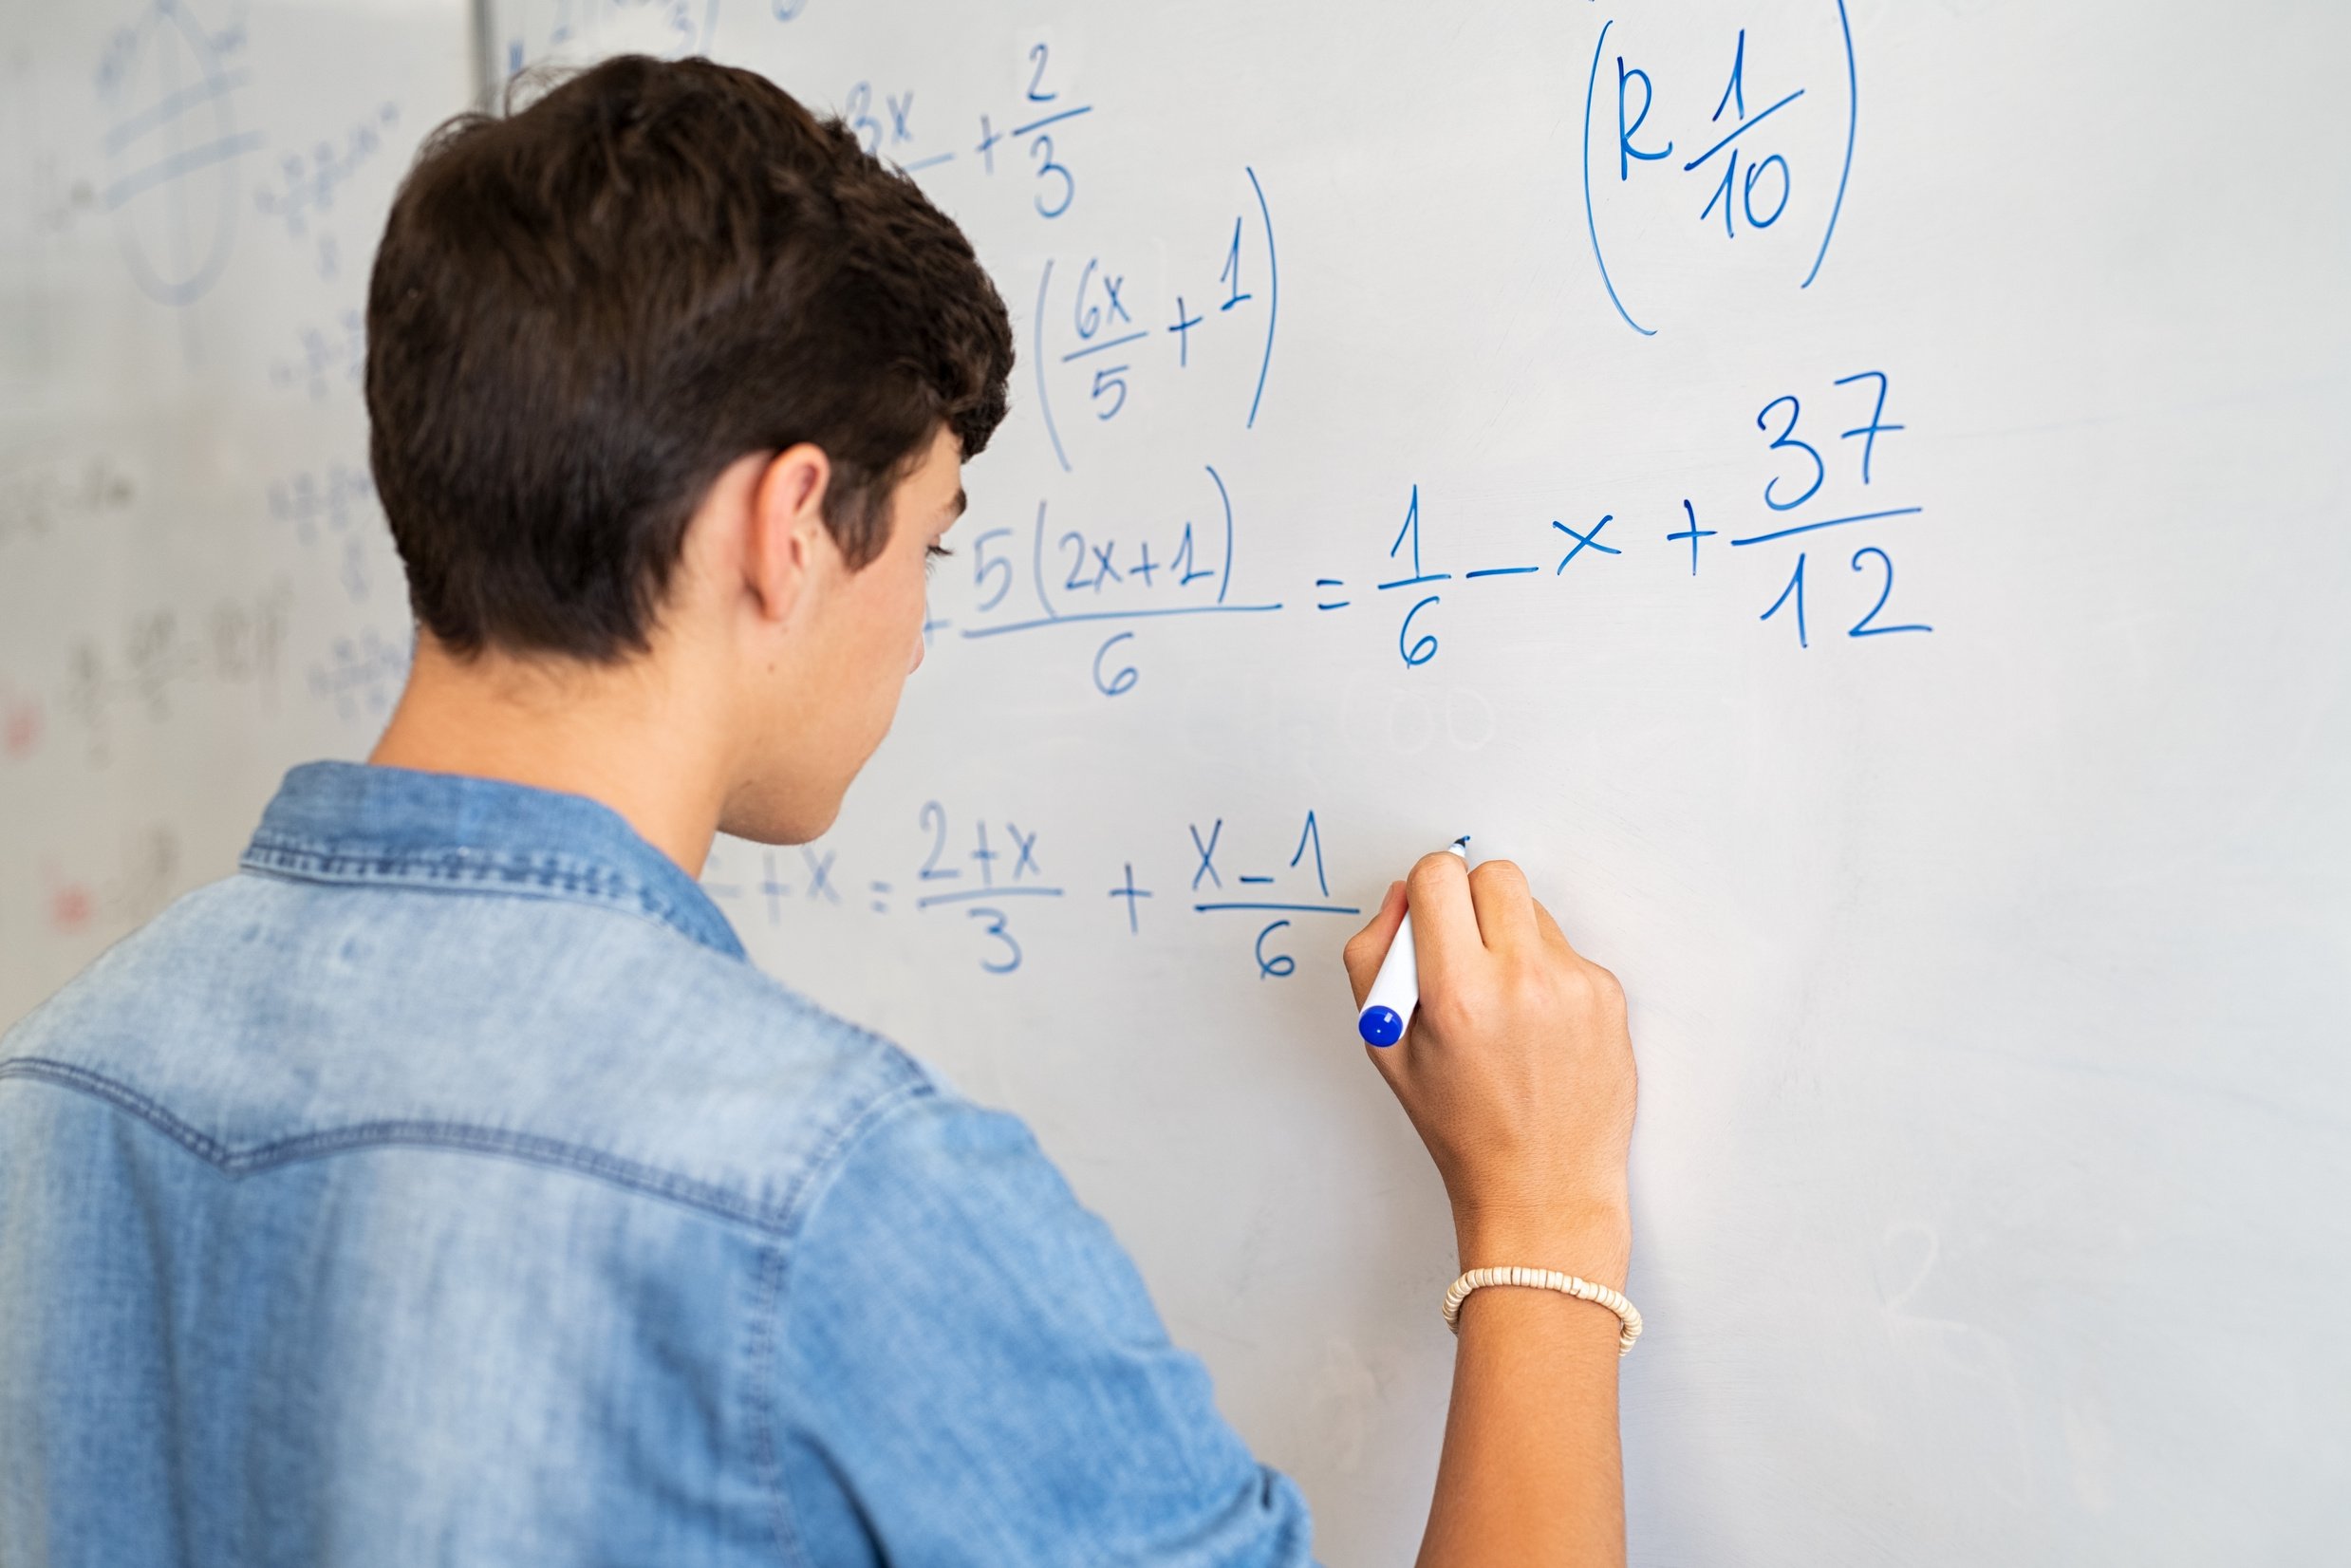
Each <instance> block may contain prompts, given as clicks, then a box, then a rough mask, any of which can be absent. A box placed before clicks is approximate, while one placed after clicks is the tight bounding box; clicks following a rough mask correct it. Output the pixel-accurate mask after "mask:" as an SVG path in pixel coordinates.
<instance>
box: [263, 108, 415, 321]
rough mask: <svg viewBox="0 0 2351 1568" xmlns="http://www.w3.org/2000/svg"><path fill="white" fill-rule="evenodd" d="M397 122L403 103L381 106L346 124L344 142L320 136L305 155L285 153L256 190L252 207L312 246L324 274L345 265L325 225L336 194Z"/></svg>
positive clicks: (315, 264) (371, 156)
mask: <svg viewBox="0 0 2351 1568" xmlns="http://www.w3.org/2000/svg"><path fill="white" fill-rule="evenodd" d="M399 123H400V105H399V104H397V103H381V104H378V105H377V106H376V108H375V110H374V112H372V113H370V114H368V115H366V116H364V118H362V119H360V120H358V121H354V122H353V123H351V124H350V125H347V126H345V128H344V130H343V134H342V136H341V138H340V140H337V139H330V138H322V139H320V140H318V141H317V142H315V143H314V144H313V145H312V146H311V148H310V151H309V153H308V155H307V156H306V155H301V154H294V153H289V154H287V155H285V156H284V157H283V158H281V159H279V160H278V169H277V177H276V178H275V179H273V180H271V182H270V183H269V184H266V185H264V186H262V187H261V188H260V189H259V190H258V191H255V192H254V193H253V204H254V206H255V207H257V208H258V209H259V210H260V211H261V212H262V214H263V215H266V216H269V217H273V218H275V219H277V221H278V223H279V224H280V226H282V227H283V228H284V230H285V232H286V236H287V238H289V239H290V240H293V241H294V242H296V243H297V244H300V245H303V246H306V247H308V250H309V252H310V260H311V265H312V266H313V267H315V268H316V269H317V271H318V275H319V276H320V277H322V278H331V277H333V276H335V275H336V274H337V273H338V272H339V271H342V267H343V256H342V248H341V246H340V243H339V242H338V241H337V239H336V237H335V234H334V233H333V232H332V231H331V230H329V229H328V228H327V227H326V222H327V216H328V215H329V214H331V213H332V212H333V211H334V206H335V196H336V195H337V194H338V193H339V192H341V191H342V189H343V188H344V187H345V185H347V184H349V183H350V182H351V180H352V179H353V178H354V177H357V176H358V175H359V173H360V171H361V170H363V169H364V168H365V167H366V166H367V165H368V164H369V163H371V162H373V161H374V160H375V159H376V157H377V155H378V154H380V153H382V152H383V149H384V147H385V145H386V138H387V137H389V135H390V134H391V132H392V130H393V128H394V127H396V126H397V125H399Z"/></svg>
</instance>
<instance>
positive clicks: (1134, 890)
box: [1110, 861, 1151, 932]
mask: <svg viewBox="0 0 2351 1568" xmlns="http://www.w3.org/2000/svg"><path fill="white" fill-rule="evenodd" d="M1126 871H1127V885H1126V886H1125V887H1113V888H1111V889H1110V896H1111V897H1112V898H1123V899H1125V900H1126V901H1127V929H1128V930H1129V931H1130V932H1140V931H1141V930H1142V929H1143V926H1142V924H1141V922H1139V921H1137V920H1136V919H1135V902H1134V901H1135V900H1137V899H1139V898H1149V897H1150V896H1151V890H1150V889H1149V888H1148V887H1136V886H1135V885H1134V862H1132V861H1129V862H1128V863H1127V866H1126Z"/></svg>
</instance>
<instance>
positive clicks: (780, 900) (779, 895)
mask: <svg viewBox="0 0 2351 1568" xmlns="http://www.w3.org/2000/svg"><path fill="white" fill-rule="evenodd" d="M766 863H767V875H766V876H765V877H763V878H761V879H760V882H759V891H761V892H762V893H765V894H766V895H767V923H768V924H770V925H780V924H783V919H784V895H785V894H786V893H789V892H791V891H792V889H791V888H789V887H785V886H784V885H783V884H782V883H780V882H778V881H776V880H775V851H774V850H773V849H770V850H768V851H767V855H766Z"/></svg>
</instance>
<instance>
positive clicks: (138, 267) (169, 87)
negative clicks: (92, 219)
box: [94, 0, 262, 305]
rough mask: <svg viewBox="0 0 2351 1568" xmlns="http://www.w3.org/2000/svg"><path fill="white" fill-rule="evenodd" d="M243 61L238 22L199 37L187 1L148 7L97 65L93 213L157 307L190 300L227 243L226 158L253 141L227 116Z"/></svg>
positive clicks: (230, 167) (215, 273) (208, 283)
mask: <svg viewBox="0 0 2351 1568" xmlns="http://www.w3.org/2000/svg"><path fill="white" fill-rule="evenodd" d="M244 51H245V30H244V28H243V26H242V24H236V25H233V26H230V27H226V28H208V27H206V26H205V25H204V23H203V21H202V19H201V18H200V17H199V16H198V15H197V13H196V7H195V6H193V5H191V4H189V3H188V0H149V3H148V4H146V5H144V6H141V7H140V9H139V10H138V12H137V14H136V15H135V16H134V17H133V18H132V19H131V20H130V21H128V22H126V23H124V24H122V25H121V26H120V27H118V28H115V29H114V30H113V31H112V32H111V33H110V34H109V35H108V37H107V40H106V44H105V47H104V48H103V51H102V52H101V55H100V58H99V62H98V69H97V72H96V78H95V83H94V84H95V86H96V88H97V92H98V99H99V104H100V108H101V111H102V113H103V115H104V117H105V130H104V131H103V134H102V136H101V138H100V143H101V151H102V152H103V155H104V158H105V164H106V182H105V185H104V186H103V189H102V190H101V191H100V193H99V196H98V205H99V206H100V207H102V208H103V209H104V210H105V211H106V212H107V213H108V214H109V215H111V216H112V219H113V222H114V226H115V237H116V240H117V243H118V245H119V247H120V249H121V254H122V261H123V265H124V266H125V267H127V268H128V269H129V270H130V273H131V277H132V278H133V280H134V281H135V282H137V284H138V285H139V288H140V290H141V291H143V292H144V293H145V294H146V295H147V296H148V297H149V298H151V299H154V300H157V301H159V302H160V303H162V304H165V305H188V304H192V303H194V302H195V301H196V300H198V299H201V298H202V297H203V296H204V294H205V293H206V292H207V291H209V290H210V289H212V287H213V285H214V284H215V283H217V282H219V281H220V274H221V273H222V271H224V270H226V269H227V267H228V265H229V257H230V254H231V252H232V251H233V248H234V245H235V241H236V216H237V210H238V207H239V203H238V201H237V185H236V181H237V174H236V160H237V159H240V158H242V157H244V156H245V155H246V154H248V153H251V152H253V151H255V150H256V149H258V148H259V147H260V146H261V143H262V136H261V133H260V132H259V131H257V130H248V129H245V128H244V127H243V126H241V125H240V124H239V122H238V118H237V112H236V103H237V94H238V91H239V89H241V88H243V87H244V86H245V84H246V80H247V75H248V73H247V71H246V69H245V67H244V65H243V64H242V60H243V56H244Z"/></svg>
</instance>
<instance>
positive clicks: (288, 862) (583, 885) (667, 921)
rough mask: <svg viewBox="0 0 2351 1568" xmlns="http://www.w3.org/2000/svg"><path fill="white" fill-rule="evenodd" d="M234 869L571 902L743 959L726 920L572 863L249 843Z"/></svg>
mask: <svg viewBox="0 0 2351 1568" xmlns="http://www.w3.org/2000/svg"><path fill="white" fill-rule="evenodd" d="M458 852H459V853H462V852H463V851H458ZM239 864H240V865H241V866H242V867H243V868H244V869H246V870H248V871H250V872H252V873H253V874H254V875H256V876H275V877H279V878H283V879H285V880H289V881H298V882H316V883H326V884H329V885H340V886H345V887H350V886H359V885H362V884H371V885H374V886H377V887H404V888H408V889H410V890H412V891H420V892H438V893H446V892H469V891H495V892H504V893H508V894H512V895H514V896H518V897H529V896H534V895H535V896H539V897H546V898H563V897H569V898H572V899H574V900H576V901H578V902H581V903H587V904H593V905H599V906H601V907H604V908H608V909H617V910H619V911H620V912H621V913H623V914H628V915H634V916H637V917H638V918H640V919H642V920H646V921H649V922H651V923H652V924H655V925H658V926H660V927H661V928H662V929H663V930H665V931H669V932H672V933H674V934H677V935H680V936H683V937H686V938H688V939H690V940H692V941H694V942H697V943H700V944H701V945H703V946H705V947H709V948H711V949H712V950H713V951H716V952H719V953H723V954H725V955H726V956H728V957H730V958H739V957H740V956H741V943H740V941H739V939H737V938H736V937H735V935H734V932H733V930H732V928H730V927H727V926H725V924H724V917H719V919H718V921H717V922H713V921H710V920H707V919H704V918H702V912H701V911H697V910H688V909H685V908H683V907H681V905H677V904H675V903H673V902H671V901H670V900H668V899H664V898H662V896H661V895H660V894H658V893H656V892H654V891H653V890H652V889H651V888H649V887H645V886H644V884H643V883H641V882H637V881H634V880H633V879H630V878H626V877H623V876H619V875H617V874H615V873H613V872H611V871H607V870H602V869H599V868H592V867H585V866H582V865H580V863H578V862H573V863H571V865H570V866H569V867H565V866H548V867H528V866H518V865H515V864H513V861H512V860H511V859H502V860H498V861H491V860H483V861H479V862H475V863H472V864H462V863H453V862H452V861H449V860H446V859H443V860H440V861H438V862H435V861H430V860H422V859H419V858H414V857H400V858H391V857H386V856H380V855H353V854H329V853H323V852H318V851H313V850H307V849H284V848H278V847H265V846H264V845H263V844H262V843H261V842H260V841H259V840H255V841H254V843H253V844H252V847H250V848H249V849H246V851H245V853H244V855H243V857H242V858H241V860H240V861H239Z"/></svg>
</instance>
